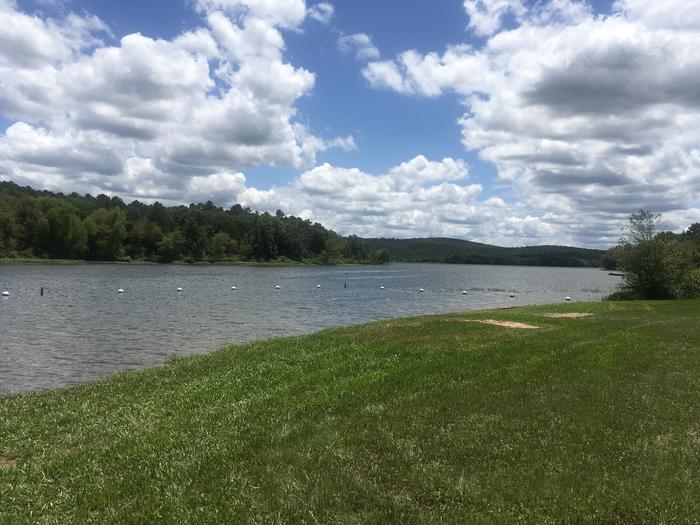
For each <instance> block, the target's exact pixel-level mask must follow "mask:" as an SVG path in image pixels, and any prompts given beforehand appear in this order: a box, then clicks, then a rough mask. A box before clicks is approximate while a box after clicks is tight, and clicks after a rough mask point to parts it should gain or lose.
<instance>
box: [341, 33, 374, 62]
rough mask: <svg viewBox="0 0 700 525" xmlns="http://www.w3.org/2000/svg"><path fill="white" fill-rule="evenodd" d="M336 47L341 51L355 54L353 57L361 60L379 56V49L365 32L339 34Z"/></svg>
mask: <svg viewBox="0 0 700 525" xmlns="http://www.w3.org/2000/svg"><path fill="white" fill-rule="evenodd" d="M338 49H340V51H341V52H343V53H346V54H349V55H355V58H357V60H361V61H368V60H376V59H378V58H379V49H377V47H376V46H375V45H374V44H373V43H372V37H370V36H369V35H367V34H365V33H356V34H354V35H341V36H340V37H338Z"/></svg>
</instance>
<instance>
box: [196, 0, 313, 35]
mask: <svg viewBox="0 0 700 525" xmlns="http://www.w3.org/2000/svg"><path fill="white" fill-rule="evenodd" d="M196 5H197V7H198V8H199V9H200V10H201V11H203V12H205V13H211V12H216V11H221V12H224V13H226V14H227V15H229V16H231V17H232V18H234V19H235V20H241V19H242V20H245V19H260V20H264V21H265V22H267V23H269V24H271V25H274V26H279V27H282V28H286V29H293V28H296V27H297V26H298V25H299V24H300V23H301V22H302V21H303V20H304V17H305V16H306V2H305V1H304V0H196Z"/></svg>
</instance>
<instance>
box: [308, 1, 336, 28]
mask: <svg viewBox="0 0 700 525" xmlns="http://www.w3.org/2000/svg"><path fill="white" fill-rule="evenodd" d="M334 13H335V8H334V7H333V4H330V3H328V2H319V3H318V4H315V5H312V6H311V7H310V8H309V10H308V16H309V18H311V19H313V20H316V21H317V22H320V23H322V24H328V23H330V21H331V18H333V14H334Z"/></svg>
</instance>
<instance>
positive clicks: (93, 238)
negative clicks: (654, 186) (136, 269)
mask: <svg viewBox="0 0 700 525" xmlns="http://www.w3.org/2000/svg"><path fill="white" fill-rule="evenodd" d="M602 253H603V252H601V251H599V250H588V249H583V248H569V247H561V246H536V247H525V248H500V247H498V246H491V245H488V244H480V243H474V242H469V241H462V240H457V239H361V238H359V237H357V236H354V235H351V236H349V237H341V236H339V235H337V234H336V233H335V232H333V231H332V230H329V229H327V228H324V227H323V226H322V225H321V224H318V223H312V222H311V221H309V220H304V219H301V218H299V217H294V216H287V215H285V214H284V213H283V212H282V211H279V210H278V211H277V213H275V214H274V215H272V214H269V213H260V212H257V211H255V212H254V211H251V210H250V209H248V208H243V207H241V206H240V205H238V204H236V205H234V206H232V207H231V208H229V209H223V208H221V207H218V206H215V205H214V204H212V203H211V202H207V203H204V204H190V205H189V206H163V205H162V204H160V203H157V202H156V203H154V204H144V203H142V202H139V201H133V202H131V203H129V204H125V203H124V201H122V200H121V199H120V198H119V197H108V196H107V195H98V196H96V197H93V196H91V195H79V194H77V193H71V194H69V195H64V194H62V193H52V192H49V191H39V190H33V189H31V188H27V187H20V186H18V185H16V184H14V183H12V182H0V257H2V258H44V259H85V260H91V261H136V260H138V261H153V262H173V261H182V262H236V261H263V262H268V261H275V262H293V261H295V262H305V263H322V264H338V263H346V262H352V263H371V264H380V263H386V262H389V261H407V262H441V263H479V264H527V265H548V266H598V265H599V264H600V258H601V255H602Z"/></svg>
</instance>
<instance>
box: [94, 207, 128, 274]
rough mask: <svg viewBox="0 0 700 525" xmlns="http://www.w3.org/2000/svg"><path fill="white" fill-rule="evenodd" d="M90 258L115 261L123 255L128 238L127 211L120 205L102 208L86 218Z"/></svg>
mask: <svg viewBox="0 0 700 525" xmlns="http://www.w3.org/2000/svg"><path fill="white" fill-rule="evenodd" d="M85 229H86V230H87V233H88V247H89V253H90V258H92V259H96V260H99V261H113V260H115V259H117V258H119V257H120V256H121V255H122V252H123V247H122V243H123V242H124V239H126V233H127V232H126V213H125V212H124V210H122V209H121V208H118V207H114V208H111V209H105V208H100V209H98V210H95V211H94V212H93V213H91V214H90V215H89V216H88V217H87V218H86V219H85Z"/></svg>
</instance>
